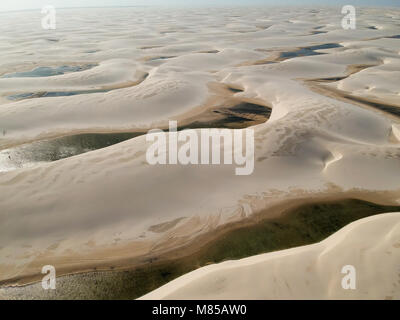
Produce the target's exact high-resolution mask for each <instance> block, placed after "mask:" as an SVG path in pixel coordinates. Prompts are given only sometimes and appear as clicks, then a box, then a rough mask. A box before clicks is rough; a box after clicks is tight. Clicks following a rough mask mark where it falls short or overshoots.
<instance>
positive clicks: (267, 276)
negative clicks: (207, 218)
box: [141, 213, 400, 300]
mask: <svg viewBox="0 0 400 320" xmlns="http://www.w3.org/2000/svg"><path fill="white" fill-rule="evenodd" d="M399 259H400V213H388V214H384V215H377V216H373V217H369V218H366V219H362V220H359V221H357V222H353V223H351V224H350V225H348V226H346V227H345V228H343V229H341V230H339V231H338V232H336V233H335V234H333V235H332V236H330V237H329V238H327V239H326V240H324V241H322V242H320V243H317V244H313V245H308V246H304V247H298V248H293V249H288V250H283V251H277V252H272V253H266V254H262V255H258V256H253V257H250V258H245V259H242V260H237V261H227V262H223V263H219V264H215V265H210V266H206V267H203V268H200V269H197V270H195V271H193V272H190V273H188V274H186V275H184V276H181V277H179V278H177V279H175V280H173V281H171V282H170V283H168V284H166V285H164V286H162V287H161V288H159V289H157V290H155V291H153V292H151V293H149V294H146V295H145V296H143V297H142V298H141V299H149V300H153V299H154V300H158V299H169V300H175V299H182V300H186V299H187V300H206V299H209V300H213V299H222V300H223V299H226V300H230V299H389V300H391V299H399V298H400V290H399V288H398V286H399V285H400V284H399V279H400V270H399V264H398V261H399ZM349 265H350V266H353V267H354V268H355V288H354V289H344V288H343V286H342V281H343V278H345V277H346V275H347V274H348V271H345V272H344V273H342V269H343V267H344V266H349ZM345 282H347V281H345Z"/></svg>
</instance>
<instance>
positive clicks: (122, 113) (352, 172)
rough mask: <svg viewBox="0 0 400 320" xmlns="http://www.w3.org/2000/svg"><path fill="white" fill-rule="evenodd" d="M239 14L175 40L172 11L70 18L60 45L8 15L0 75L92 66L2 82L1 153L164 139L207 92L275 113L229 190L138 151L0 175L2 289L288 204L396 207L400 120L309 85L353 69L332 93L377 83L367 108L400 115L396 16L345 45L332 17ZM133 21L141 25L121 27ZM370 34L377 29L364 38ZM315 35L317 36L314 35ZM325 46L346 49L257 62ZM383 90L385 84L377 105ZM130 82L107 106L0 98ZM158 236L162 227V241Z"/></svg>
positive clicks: (108, 151)
mask: <svg viewBox="0 0 400 320" xmlns="http://www.w3.org/2000/svg"><path fill="white" fill-rule="evenodd" d="M131 10H133V11H131ZM204 10H206V9H204ZM238 10H239V9H232V10H216V11H214V12H213V13H212V14H210V13H209V12H207V11H204V12H203V13H205V14H206V15H205V16H204V15H201V11H195V12H190V13H188V12H185V11H181V12H178V13H176V16H175V17H174V19H176V21H177V22H179V23H178V24H177V25H175V24H174V25H173V26H172V25H171V26H166V25H165V24H164V21H165V19H166V17H170V14H171V12H170V11H168V10H167V11H162V12H160V16H154V15H152V14H151V13H150V12H149V11H147V9H130V10H125V9H124V10H118V9H113V10H110V11H104V9H95V10H94V11H86V10H83V11H82V12H79V11H78V13H77V14H74V15H71V14H69V13H70V11H69V10H66V11H62V10H60V13H59V15H60V24H59V29H57V32H56V33H55V34H54V35H52V37H53V36H54V38H56V39H58V41H49V40H46V38H45V37H44V36H46V37H48V35H47V34H45V33H43V31H42V30H41V29H38V28H39V26H37V27H34V26H33V25H31V22H30V21H31V20H32V19H30V18H29V17H30V15H35V13H31V12H27V13H20V14H26V15H27V20H26V21H27V23H26V24H25V25H23V26H22V25H20V26H19V27H18V28H16V29H15V30H14V29H12V28H11V27H10V26H11V23H8V22H7V21H9V20H7V19H13V18H14V17H13V16H12V15H10V16H4V19H5V20H4V23H2V24H1V27H0V28H1V33H0V34H1V38H0V39H1V40H2V41H4V42H2V43H3V44H2V48H4V50H0V61H7V62H6V63H4V64H2V65H1V67H0V73H1V74H7V73H12V72H15V71H18V72H21V71H29V70H32V69H33V68H34V67H37V66H43V65H45V66H58V65H64V64H65V65H72V63H70V61H71V60H74V61H75V63H78V62H79V63H78V64H79V65H83V64H85V63H97V64H98V66H97V67H93V68H91V69H89V70H85V71H81V72H76V73H68V74H64V75H59V76H54V77H51V78H52V79H51V80H50V78H45V77H43V78H35V79H34V80H32V79H28V78H25V79H22V80H21V79H19V80H16V79H15V78H0V88H1V89H0V95H2V97H3V98H4V100H2V104H1V105H0V148H2V149H3V148H6V147H9V146H12V145H15V144H21V143H24V142H29V141H34V140H38V139H43V138H47V137H56V136H63V135H68V134H75V133H78V132H114V131H118V132H120V131H136V130H147V129H148V128H154V127H163V128H164V127H166V124H167V120H169V119H173V120H179V123H185V121H188V119H190V118H193V117H194V116H195V115H197V114H199V113H201V112H202V111H204V110H205V109H207V108H210V106H211V105H213V104H214V103H218V102H219V100H218V99H217V102H216V101H215V99H216V98H215V95H216V91H215V90H216V88H215V83H219V85H221V86H222V85H225V86H228V87H233V88H241V89H243V92H238V93H235V94H234V97H235V98H237V99H243V100H246V101H258V102H260V103H262V104H263V105H267V106H272V108H273V111H272V115H271V118H270V119H269V121H267V122H265V123H262V124H259V125H257V126H254V127H253V129H254V130H255V169H254V173H253V174H252V175H250V176H235V174H234V173H235V171H234V169H235V167H236V166H233V165H224V166H181V165H175V166H161V165H160V166H150V165H149V164H147V162H146V158H145V152H146V150H147V148H148V146H149V145H150V143H148V142H146V140H145V137H144V136H142V137H137V138H134V139H131V140H128V141H125V142H123V143H120V144H116V145H113V146H111V147H108V148H104V149H100V150H97V151H93V152H89V153H85V154H82V155H78V156H75V157H71V158H67V159H63V160H60V161H55V162H53V163H44V164H38V165H35V166H34V167H31V168H23V169H18V170H14V171H9V172H0V219H1V221H2V223H1V224H0V281H9V280H10V279H17V280H18V281H21V282H24V280H23V279H24V278H26V279H29V278H30V279H31V278H32V276H33V278H35V277H36V278H37V277H38V276H40V270H41V266H42V265H44V264H54V265H55V266H56V267H57V268H59V269H60V270H61V271H60V272H61V273H63V272H69V271H74V272H75V271H78V270H87V269H88V268H89V267H90V268H91V267H92V266H93V265H102V264H104V263H108V262H109V261H116V260H119V259H126V261H128V262H129V261H131V260H135V259H138V260H140V261H143V260H145V259H146V257H148V256H153V255H155V256H156V255H158V254H160V252H165V250H167V249H171V248H176V247H178V246H180V245H183V244H188V243H190V242H191V241H193V239H196V238H197V237H199V236H201V235H203V234H206V233H207V232H211V231H213V230H215V229H216V228H218V227H220V226H223V225H225V224H227V223H230V222H235V221H240V220H241V219H245V218H248V217H250V216H252V215H253V214H256V213H258V212H260V211H262V210H265V209H266V208H269V207H270V206H271V205H273V204H277V203H284V202H285V201H286V200H287V199H291V198H301V197H303V198H304V197H305V196H306V197H307V196H311V195H312V196H318V195H320V196H321V197H324V196H328V197H329V195H330V194H335V195H340V197H347V196H349V195H351V194H352V192H354V190H356V191H357V192H359V193H360V194H368V195H369V196H368V197H369V199H370V200H371V201H373V200H374V199H375V198H376V197H377V196H379V192H382V193H385V192H387V194H388V196H387V197H386V196H384V197H383V198H384V200H385V201H384V202H387V203H396V202H398V201H400V192H399V188H400V184H399V181H400V170H399V169H400V162H399V158H400V151H399V146H400V139H399V129H398V128H399V123H400V121H399V119H398V118H395V117H391V116H387V115H386V114H383V113H381V112H377V111H375V110H374V109H371V108H367V107H364V106H361V105H360V106H358V105H356V104H354V103H350V102H349V101H343V100H340V99H337V98H336V97H327V96H326V95H325V94H321V92H314V91H312V90H310V88H309V87H308V86H306V85H305V84H304V79H319V78H329V77H340V76H347V75H348V74H349V66H354V65H356V64H364V65H374V66H373V67H369V68H366V69H363V70H361V71H359V72H354V73H352V74H350V76H349V77H347V78H345V79H344V80H341V82H340V83H341V86H340V88H339V89H343V90H348V91H350V92H352V93H353V90H354V94H355V95H357V94H358V95H360V96H366V95H365V92H364V91H363V90H364V89H363V90H361V91H360V90H359V88H360V87H362V86H371V83H372V82H374V85H375V86H376V89H374V90H372V91H371V92H372V93H373V95H374V96H375V97H378V98H379V99H380V101H382V102H386V103H394V102H396V103H397V104H398V103H399V100H398V98H397V100H396V90H397V89H396V87H395V85H394V83H396V80H397V78H398V71H397V70H398V65H399V61H400V56H399V54H398V53H399V52H398V50H399V49H398V43H400V40H398V39H390V41H389V40H388V41H386V37H388V36H393V35H396V34H397V33H398V31H399V30H398V26H396V25H395V23H394V22H393V21H398V19H399V17H400V12H399V11H398V10H397V11H396V10H391V11H390V12H387V11H382V10H381V11H379V10H378V11H375V9H364V10H362V11H361V12H360V16H359V22H358V26H359V27H358V28H357V30H354V31H352V32H347V31H345V30H343V29H341V27H340V21H341V15H340V10H338V11H335V10H334V9H324V10H321V11H320V12H319V13H318V14H316V15H314V16H313V18H310V13H309V12H308V11H307V10H303V11H300V12H297V11H296V12H295V13H293V12H291V11H289V10H288V9H284V8H283V9H282V8H281V9H274V10H276V11H271V9H265V10H264V11H260V10H253V9H240V10H244V11H240V10H239V11H238ZM132 14H134V15H136V16H140V17H142V18H143V20H141V21H145V22H146V23H140V22H138V21H137V20H135V19H131V15H132ZM108 15H113V16H114V19H115V15H117V16H118V19H117V21H120V22H121V23H122V22H123V23H124V25H123V26H124V28H123V29H122V30H121V29H119V28H117V25H116V26H114V27H115V29H114V27H113V26H109V27H107V28H99V30H98V31H97V32H95V33H92V32H91V31H90V30H92V28H93V25H95V26H98V25H99V24H100V26H101V21H107V20H108V18H109V16H108ZM174 15H175V14H174ZM236 15H239V17H233V16H236ZM89 17H90V19H89V20H87V19H86V18H89ZM100 17H101V18H100ZM282 17H284V18H282ZM68 19H70V20H68ZM204 19H207V22H205V21H204ZM33 20H34V19H33ZM88 21H91V22H90V23H89V22H88ZM32 23H33V22H32ZM371 23H372V24H374V25H376V26H378V27H379V28H378V29H377V30H371V29H367V28H366V27H367V26H369V25H370V24H371ZM261 25H265V26H264V27H261ZM63 26H64V27H63ZM149 26H152V27H151V28H150V27H149ZM318 26H323V28H322V30H325V31H327V33H325V34H317V35H311V34H310V33H311V31H312V30H313V28H315V27H318ZM171 29H172V30H171ZM78 30H79V32H78ZM124 30H125V31H124ZM132 30H135V33H134V34H133V35H132ZM3 31H4V32H3ZM193 31H194V32H193ZM243 31H245V32H243ZM15 38H18V39H28V38H29V41H28V40H26V41H23V40H19V41H16V42H14V39H15ZM32 39H33V40H32ZM370 39H378V40H372V41H371V40H370ZM379 39H381V40H379ZM217 40H218V41H217ZM379 41H381V42H379ZM396 41H397V42H396ZM4 43H7V44H13V45H12V46H10V47H8V46H6V45H5V44H4ZM326 43H340V44H341V45H342V47H338V48H331V49H323V50H318V51H320V52H321V53H322V52H323V53H325V54H321V55H313V56H305V57H297V58H293V59H287V60H284V61H280V62H278V63H271V64H257V63H255V62H257V61H260V60H263V59H270V57H273V56H274V55H277V54H278V53H279V52H285V51H290V50H295V49H296V48H297V47H306V46H312V45H318V44H326ZM21 46H23V47H24V52H22V51H20V50H19V49H20V48H21ZM155 46H156V47H155ZM6 48H8V49H7V50H6ZM260 49H262V50H260ZM93 50H94V51H95V52H94V53H88V51H93ZM96 50H97V51H96ZM215 50H216V51H215ZM263 50H264V51H263ZM32 51H33V52H35V56H34V57H30V56H29V53H30V52H32ZM11 52H12V53H13V54H12V55H10V53H11ZM60 52H68V56H69V57H68V59H65V60H61V58H60ZM205 52H212V53H205ZM170 56H174V58H168V59H165V58H163V59H158V60H157V59H155V60H154V59H153V58H157V57H158V58H160V57H170ZM11 57H12V58H11ZM19 61H25V63H22V64H21V63H19ZM145 74H148V76H147V78H146V79H144V80H143V77H144V75H145ZM364 75H365V78H364ZM374 75H376V77H374ZM352 79H353V80H354V81H353V80H352ZM388 79H390V80H388ZM388 81H391V83H392V84H391V85H387V89H386V91H385V90H383V89H382V88H383V87H385V86H386V84H387V82H388ZM126 83H130V84H132V86H129V87H126V88H120V89H116V90H112V91H109V92H105V93H93V94H82V95H75V96H67V97H53V98H36V99H26V100H21V101H17V102H13V101H10V100H7V99H6V97H7V96H8V95H9V94H14V93H21V87H23V89H24V92H31V91H41V90H57V91H60V90H78V89H79V90H83V89H99V88H104V87H112V86H117V87H118V86H121V85H123V84H126ZM329 85H331V84H329ZM219 88H220V87H219ZM397 96H398V95H397ZM398 97H399V96H398ZM219 147H220V148H223V144H222V143H221V145H220V146H219ZM367 200H368V199H367ZM176 221H178V222H176ZM163 224H166V225H167V226H168V228H159V226H160V225H163ZM157 226H158V227H157ZM161 249H162V250H161ZM130 259H131V260H130ZM25 281H27V280H25Z"/></svg>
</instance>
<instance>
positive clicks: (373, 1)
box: [0, 0, 400, 11]
mask: <svg viewBox="0 0 400 320" xmlns="http://www.w3.org/2000/svg"><path fill="white" fill-rule="evenodd" d="M251 4H257V5H261V4H267V5H284V4H295V5H310V4H326V5H342V4H352V5H355V6H361V5H365V6H382V5H385V6H400V0H0V11H9V10H26V9H37V8H41V7H43V6H45V5H53V6H55V7H56V8H57V7H58V8H64V7H96V6H97V7H102V6H134V5H165V6H167V5H186V6H188V5H208V6H209V5H225V6H226V5H251Z"/></svg>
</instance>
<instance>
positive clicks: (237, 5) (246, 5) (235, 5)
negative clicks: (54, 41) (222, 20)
mask: <svg viewBox="0 0 400 320" xmlns="http://www.w3.org/2000/svg"><path fill="white" fill-rule="evenodd" d="M49 5H50V4H49ZM342 6H343V4H336V5H334V4H318V5H313V4H307V5H298V4H285V5H276V4H253V5H251V4H250V5H249V4H233V5H217V4H216V5H201V4H199V5H193V4H191V5H185V4H175V5H162V4H157V5H151V4H149V5H129V6H122V5H121V6H116V5H113V6H83V7H78V6H71V7H57V6H55V8H56V9H57V10H66V9H107V8H110V9H111V8H151V7H165V8H234V7H254V8H257V7H258V8H259V7H304V8H307V7H313V8H323V7H329V8H332V7H342ZM354 6H355V7H356V8H357V7H358V8H393V9H400V3H399V5H398V6H391V5H378V6H377V5H354ZM41 9H42V7H38V8H28V9H13V10H1V9H0V13H5V12H25V11H36V10H38V11H40V10H41Z"/></svg>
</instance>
